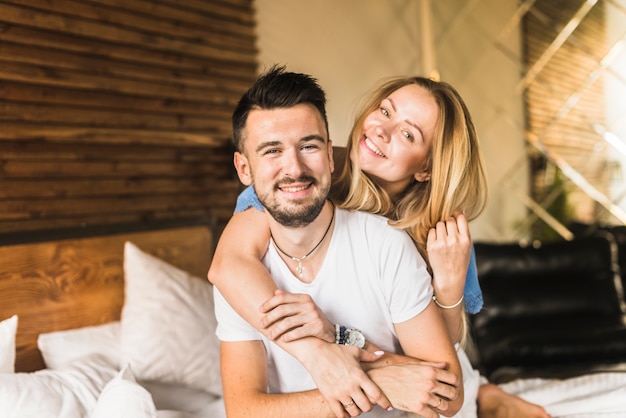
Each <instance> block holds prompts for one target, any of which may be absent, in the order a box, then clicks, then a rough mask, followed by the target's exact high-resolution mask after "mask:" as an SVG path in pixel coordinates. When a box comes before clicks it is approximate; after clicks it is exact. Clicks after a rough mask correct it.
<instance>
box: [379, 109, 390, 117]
mask: <svg viewBox="0 0 626 418" xmlns="http://www.w3.org/2000/svg"><path fill="white" fill-rule="evenodd" d="M380 113H382V114H383V115H384V116H389V111H388V110H387V109H385V108H384V107H381V108H380Z"/></svg>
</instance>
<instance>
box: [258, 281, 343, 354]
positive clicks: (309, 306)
mask: <svg viewBox="0 0 626 418" xmlns="http://www.w3.org/2000/svg"><path fill="white" fill-rule="evenodd" d="M261 313H263V314H264V315H263V317H262V318H261V323H260V324H259V326H260V327H261V328H263V329H266V330H267V335H268V336H269V338H271V339H272V340H277V339H278V338H281V339H282V340H283V341H294V340H297V339H300V338H304V337H317V338H319V339H321V340H324V341H327V342H329V343H334V342H335V326H334V325H333V324H332V323H331V322H330V321H329V320H328V319H327V318H326V316H325V315H324V313H323V312H322V311H321V310H320V309H319V308H318V307H317V305H316V304H315V302H313V299H312V298H311V296H309V295H306V294H299V293H288V292H285V291H282V290H277V291H275V292H274V296H273V297H272V298H270V299H268V300H267V301H265V302H264V303H263V305H261Z"/></svg>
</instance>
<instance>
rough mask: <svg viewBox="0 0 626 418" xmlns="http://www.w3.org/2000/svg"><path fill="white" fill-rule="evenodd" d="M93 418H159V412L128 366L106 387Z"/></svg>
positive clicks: (92, 415)
mask: <svg viewBox="0 0 626 418" xmlns="http://www.w3.org/2000/svg"><path fill="white" fill-rule="evenodd" d="M91 418H157V410H156V407H155V406H154V402H153V401H152V396H151V395H150V393H148V391H147V390H146V389H144V388H143V387H141V385H139V384H138V383H137V381H136V380H135V376H134V375H133V373H132V370H131V368H130V365H127V366H126V367H124V368H123V369H122V370H121V371H120V372H119V373H118V374H117V376H115V377H114V378H113V379H112V380H111V381H110V382H109V383H107V385H106V386H105V387H104V389H103V390H102V393H101V394H100V397H99V398H98V402H97V404H96V407H95V409H94V411H93V412H92V414H91Z"/></svg>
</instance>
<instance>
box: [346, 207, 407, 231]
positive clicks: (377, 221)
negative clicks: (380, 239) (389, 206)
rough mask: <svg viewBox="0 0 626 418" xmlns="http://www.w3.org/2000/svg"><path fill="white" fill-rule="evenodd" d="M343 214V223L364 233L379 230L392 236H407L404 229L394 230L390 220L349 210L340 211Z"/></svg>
mask: <svg viewBox="0 0 626 418" xmlns="http://www.w3.org/2000/svg"><path fill="white" fill-rule="evenodd" d="M338 210H339V211H340V212H341V213H342V215H341V216H342V218H343V219H344V221H343V222H345V223H346V225H350V226H355V227H356V226H358V227H360V228H363V230H364V231H366V232H367V231H371V230H377V231H380V232H381V233H382V232H385V231H389V233H391V234H392V235H395V234H400V235H407V234H406V232H405V231H404V230H402V229H398V228H394V227H393V226H391V225H390V224H389V218H387V217H385V216H382V215H376V214H373V213H369V212H362V211H355V210H348V209H338Z"/></svg>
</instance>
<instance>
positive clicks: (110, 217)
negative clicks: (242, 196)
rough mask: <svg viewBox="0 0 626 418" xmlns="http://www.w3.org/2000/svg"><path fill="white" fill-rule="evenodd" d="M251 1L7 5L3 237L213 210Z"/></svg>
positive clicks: (227, 158)
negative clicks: (19, 233)
mask: <svg viewBox="0 0 626 418" xmlns="http://www.w3.org/2000/svg"><path fill="white" fill-rule="evenodd" d="M255 43H256V35H255V19H254V10H253V4H252V0H230V1H227V0H223V1H216V0H162V1H157V0H133V1H131V2H129V1H123V0H81V1H78V0H76V1H74V0H19V1H17V0H16V1H0V234H1V233H15V232H27V231H41V230H46V229H56V228H61V227H75V226H86V225H101V224H112V223H119V222H128V223H141V222H145V221H149V220H152V219H177V218H186V217H205V216H211V215H213V216H217V217H218V219H219V220H220V221H221V222H222V223H223V222H225V221H226V220H227V219H228V218H229V216H230V214H231V212H232V208H233V206H234V202H235V199H236V196H237V193H238V191H239V189H240V185H239V181H238V180H237V179H236V176H235V175H234V172H233V169H232V148H231V145H230V114H231V112H232V109H233V107H234V106H235V104H236V102H237V100H238V98H239V97H240V95H241V94H242V93H243V92H244V91H245V90H246V88H247V87H248V86H249V85H250V84H251V83H252V82H253V80H254V79H255V77H256V68H257V52H256V45H255Z"/></svg>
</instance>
